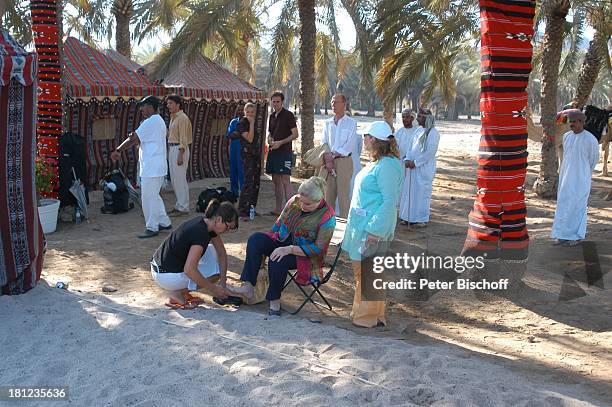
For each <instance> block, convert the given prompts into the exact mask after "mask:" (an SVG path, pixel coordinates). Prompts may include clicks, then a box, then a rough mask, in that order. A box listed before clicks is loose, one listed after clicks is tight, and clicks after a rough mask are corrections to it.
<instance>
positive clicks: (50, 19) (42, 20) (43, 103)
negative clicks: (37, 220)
mask: <svg viewBox="0 0 612 407" xmlns="http://www.w3.org/2000/svg"><path fill="white" fill-rule="evenodd" d="M30 12H31V14H32V34H33V37H34V46H35V48H36V53H37V54H38V64H39V65H38V113H37V120H36V138H37V142H38V146H37V148H38V152H37V154H38V156H40V157H42V158H43V159H45V161H47V162H48V163H49V164H51V166H52V168H53V172H54V173H55V174H56V178H55V180H54V182H55V184H56V189H57V188H59V177H58V176H57V174H58V168H57V166H58V159H59V136H60V135H61V134H62V92H61V88H62V84H61V69H60V54H59V45H58V44H59V27H58V21H57V20H58V0H32V1H30ZM51 196H52V197H54V198H57V192H53V193H52V194H51Z"/></svg>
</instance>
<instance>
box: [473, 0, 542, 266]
mask: <svg viewBox="0 0 612 407" xmlns="http://www.w3.org/2000/svg"><path fill="white" fill-rule="evenodd" d="M479 3H480V21H481V65H482V74H481V94H480V112H481V120H482V129H481V139H480V147H479V158H478V174H477V187H478V192H477V196H476V199H475V202H474V207H473V209H472V211H471V212H470V215H469V229H468V234H467V238H466V241H465V244H464V249H463V254H464V255H471V256H480V255H486V256H487V258H488V259H502V260H505V261H526V260H527V256H528V250H529V235H528V233H527V225H526V219H525V218H526V215H527V210H526V207H525V192H524V189H525V188H524V184H525V175H526V172H527V121H526V112H525V110H526V108H527V91H526V88H527V84H528V80H529V74H530V72H531V57H532V52H533V50H532V43H531V41H532V38H533V33H534V29H533V18H534V12H535V1H528V0H512V1H509V0H480V2H479Z"/></svg>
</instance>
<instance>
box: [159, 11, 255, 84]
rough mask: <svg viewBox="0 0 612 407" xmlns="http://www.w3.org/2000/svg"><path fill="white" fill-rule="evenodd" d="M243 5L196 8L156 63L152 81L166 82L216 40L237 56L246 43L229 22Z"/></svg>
mask: <svg viewBox="0 0 612 407" xmlns="http://www.w3.org/2000/svg"><path fill="white" fill-rule="evenodd" d="M240 5H241V1H240V0H226V1H221V0H215V1H211V2H208V3H206V4H198V5H196V6H193V7H192V14H191V16H190V17H189V18H188V19H187V20H186V21H185V23H184V25H183V27H182V28H181V29H180V30H179V32H178V33H177V35H176V37H174V39H173V40H172V41H171V42H170V44H168V45H167V46H166V47H164V48H163V49H162V51H161V52H160V53H159V55H158V56H157V57H156V58H155V60H154V61H153V66H152V69H151V73H152V75H153V77H155V78H163V77H165V76H166V75H167V74H168V73H170V72H171V71H172V69H174V68H175V67H176V66H178V65H179V64H181V63H183V62H187V63H188V62H190V61H191V60H192V59H193V58H194V57H195V56H196V55H197V54H198V52H201V50H202V47H203V46H205V45H206V44H207V43H209V42H211V41H213V40H214V38H215V37H216V36H218V37H219V38H220V39H221V40H222V41H225V42H226V44H225V45H226V47H227V48H228V49H229V50H230V51H231V52H236V51H237V50H238V49H239V48H240V47H241V46H242V45H244V43H243V41H242V39H241V38H237V36H236V35H235V30H234V27H231V26H229V25H228V24H227V20H228V18H229V17H230V16H231V15H232V14H233V13H235V12H236V10H238V9H239V8H240Z"/></svg>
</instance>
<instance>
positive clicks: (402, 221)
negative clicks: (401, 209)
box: [400, 220, 409, 226]
mask: <svg viewBox="0 0 612 407" xmlns="http://www.w3.org/2000/svg"><path fill="white" fill-rule="evenodd" d="M400 225H404V226H408V225H409V224H408V221H406V220H400Z"/></svg>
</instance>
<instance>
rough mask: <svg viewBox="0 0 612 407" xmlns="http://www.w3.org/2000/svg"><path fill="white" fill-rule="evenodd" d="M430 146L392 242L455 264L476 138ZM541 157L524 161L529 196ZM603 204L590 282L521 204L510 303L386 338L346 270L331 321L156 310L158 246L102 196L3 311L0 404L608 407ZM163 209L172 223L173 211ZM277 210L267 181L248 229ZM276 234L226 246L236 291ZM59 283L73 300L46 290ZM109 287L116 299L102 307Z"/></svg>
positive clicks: (610, 340)
mask: <svg viewBox="0 0 612 407" xmlns="http://www.w3.org/2000/svg"><path fill="white" fill-rule="evenodd" d="M367 121H371V119H366V118H360V124H359V126H360V127H364V126H365V124H366V122H367ZM321 124H322V122H321V117H318V120H317V128H320V127H321ZM438 128H439V130H440V132H441V134H442V141H441V145H440V150H439V153H438V174H437V176H436V180H435V182H434V195H433V198H432V221H431V223H430V225H429V227H428V228H426V229H424V230H418V231H414V230H411V229H408V228H404V227H398V231H397V236H396V239H397V242H399V243H400V244H403V245H406V247H412V248H415V249H427V250H429V251H431V252H435V253H440V254H445V255H446V254H448V255H456V254H458V252H459V251H460V250H461V247H462V245H463V239H464V238H465V230H466V229H465V228H466V219H467V214H468V212H469V209H470V207H471V205H472V202H473V193H474V192H475V186H474V178H475V175H474V174H475V171H474V169H475V161H474V159H475V151H476V148H477V146H478V140H479V136H478V129H479V127H478V122H477V121H470V122H467V121H461V122H457V123H451V122H439V124H438ZM538 147H539V146H538V145H537V144H535V143H530V148H529V149H530V168H529V173H528V184H529V185H531V184H532V183H533V179H534V177H535V174H536V173H537V169H538V168H537V160H538V157H539V152H538ZM600 169H601V164H600V165H599V166H598V170H600ZM294 181H295V184H294V185H296V186H297V183H298V182H299V180H297V179H295V180H294ZM226 184H227V180H224V179H214V180H203V181H197V182H194V183H192V184H191V199H192V202H195V200H196V198H197V195H198V193H199V192H200V191H201V190H202V189H203V188H205V187H207V186H211V185H226ZM611 186H612V182H611V180H610V179H609V178H603V177H601V176H599V175H596V176H595V177H594V180H593V192H592V194H591V201H590V202H591V203H590V208H589V229H588V233H589V235H588V239H589V241H590V242H593V247H595V248H596V249H597V250H598V259H599V262H600V266H601V278H600V279H599V280H598V281H595V282H593V281H589V279H588V278H587V276H585V266H584V259H583V249H582V248H573V249H565V250H563V251H562V252H560V251H558V250H555V249H553V248H551V247H550V244H549V242H548V234H549V233H550V227H551V224H552V215H553V214H554V201H545V200H541V199H539V198H537V197H536V196H535V195H534V194H533V193H531V192H529V193H528V211H529V229H530V236H531V246H530V260H529V263H528V265H527V273H526V275H525V278H524V283H525V285H524V287H523V288H522V289H521V290H520V291H519V292H516V293H488V292H471V291H468V292H466V291H461V292H459V291H442V290H439V291H433V290H432V291H431V292H427V293H426V296H425V298H414V297H413V296H411V295H405V294H403V293H399V294H397V295H391V298H390V300H389V306H388V319H389V322H390V324H389V327H388V328H386V329H381V328H377V329H364V328H356V327H353V326H352V325H351V323H350V319H349V317H348V313H349V312H350V304H351V300H352V294H353V287H354V286H353V282H352V273H351V271H350V269H349V268H348V267H347V263H346V260H345V259H344V260H343V261H342V263H341V266H340V267H339V268H338V271H337V273H336V274H335V275H334V277H333V278H332V280H331V281H330V283H328V284H327V285H326V286H325V287H324V292H325V293H326V295H327V296H328V298H329V299H330V300H331V302H332V305H333V306H334V311H333V312H319V311H318V310H317V309H316V308H314V307H312V306H307V307H306V308H305V309H304V310H303V311H302V312H301V313H300V314H299V315H298V316H295V317H293V316H289V315H287V314H284V315H283V316H282V317H281V318H280V319H267V315H266V312H265V309H266V306H265V304H262V305H259V306H243V307H241V308H240V309H239V310H235V309H232V308H223V307H219V306H216V305H215V304H212V303H211V302H210V301H209V302H207V303H206V304H205V305H204V306H202V307H200V308H198V309H197V310H194V311H172V310H168V309H165V307H164V306H163V303H164V300H165V296H164V293H163V291H162V290H160V289H159V288H158V287H156V286H155V284H154V283H153V282H152V280H151V277H150V272H149V270H148V265H147V261H148V259H149V258H150V256H151V254H152V253H153V251H154V250H155V248H156V247H157V246H158V245H159V243H160V242H161V240H162V239H163V238H164V237H165V236H167V233H161V234H160V236H158V237H156V238H153V239H147V240H140V239H136V238H135V236H136V235H137V234H138V233H139V232H140V231H141V230H142V229H143V220H142V214H141V213H140V211H139V210H138V209H135V210H133V211H131V212H128V213H125V214H120V215H102V214H100V212H99V207H100V206H101V205H102V202H101V195H100V193H99V192H96V193H93V194H92V203H91V205H90V212H91V214H92V216H91V219H90V221H89V222H88V223H83V224H81V225H74V224H72V223H61V224H60V225H59V228H58V231H57V232H56V233H54V234H51V235H49V236H48V252H47V256H46V258H45V266H44V270H43V281H41V283H40V284H39V286H37V287H36V288H35V289H34V290H32V291H30V292H29V293H27V294H25V295H22V296H16V297H7V296H2V297H0V323H1V327H2V329H0V349H2V353H1V354H0V357H1V360H2V363H1V364H0V386H1V385H14V384H20V385H23V384H29V385H57V386H60V385H67V386H69V392H70V402H69V403H68V402H56V403H54V404H53V405H73V406H105V405H112V406H166V405H167V406H182V405H185V406H208V405H218V406H225V405H232V406H233V405H245V406H253V405H282V406H285V405H309V406H318V405H331V404H334V405H351V406H354V405H363V404H371V405H380V406H389V405H421V406H422V405H427V406H428V405H437V406H498V405H509V406H542V405H544V406H546V405H550V406H573V405H596V406H605V405H611V404H612V357H611V356H610V355H611V353H612V352H611V350H612V334H611V332H612V295H610V294H611V289H610V287H612V273H610V272H609V271H610V265H612V248H610V244H609V236H610V230H612V225H611V221H610V219H612V210H611V209H610V204H609V202H606V201H604V200H602V199H601V198H600V197H599V193H600V191H603V190H604V189H606V188H610V187H611ZM164 198H165V201H166V204H167V207H171V205H172V203H173V202H174V200H173V195H172V194H171V193H166V194H164ZM272 205H273V188H272V184H271V182H270V180H269V178H268V177H266V176H264V177H262V190H261V194H260V204H259V206H258V211H260V212H263V213H265V212H267V211H268V210H271V209H272ZM180 219H181V218H179V220H180ZM272 221H273V219H272V218H271V217H266V216H262V217H258V218H257V219H256V220H255V222H249V223H243V224H241V225H240V230H239V232H237V233H232V234H227V235H224V236H223V239H224V241H225V242H226V247H227V250H228V255H229V277H230V279H232V280H235V279H237V278H238V276H239V273H240V271H241V268H242V262H243V260H244V248H245V243H244V242H245V241H246V238H247V237H248V235H249V234H250V233H252V232H254V231H256V230H264V229H266V228H268V227H269V226H270V224H271V222H272ZM177 222H178V220H175V223H177ZM332 254H334V252H333V251H332ZM57 281H65V282H68V283H69V291H64V290H60V289H56V288H54V287H53V285H54V284H55V282H57ZM107 285H111V286H114V287H116V288H117V289H118V290H117V291H116V292H113V293H103V292H102V287H104V286H107ZM205 298H207V299H208V297H206V296H205ZM298 300H299V293H297V291H296V290H294V289H289V290H288V291H287V292H286V293H284V294H283V305H284V306H285V307H292V306H295V305H297V304H298ZM23 404H24V405H36V403H29V404H28V403H23ZM40 404H42V405H47V404H46V403H44V404H43V403H42V402H41V403H40ZM0 405H4V404H3V402H2V401H0ZM7 405H17V403H11V404H7Z"/></svg>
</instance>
